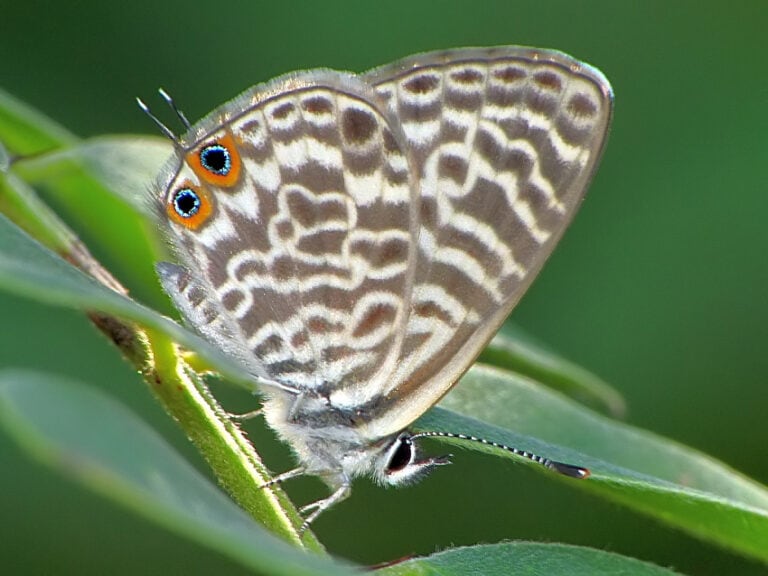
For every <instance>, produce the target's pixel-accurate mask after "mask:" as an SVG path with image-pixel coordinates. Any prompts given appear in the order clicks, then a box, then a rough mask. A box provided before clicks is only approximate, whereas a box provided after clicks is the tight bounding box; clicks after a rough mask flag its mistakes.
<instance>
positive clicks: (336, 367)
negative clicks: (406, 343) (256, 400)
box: [159, 71, 418, 405]
mask: <svg viewBox="0 0 768 576" xmlns="http://www.w3.org/2000/svg"><path fill="white" fill-rule="evenodd" d="M377 101H378V98H377V97H376V95H375V94H374V93H373V92H372V90H371V89H370V87H369V86H367V85H365V84H363V83H361V82H360V81H359V80H357V79H355V78H354V77H352V76H350V75H347V74H342V73H337V72H331V71H314V72H307V73H303V74H299V75H293V76H289V77H284V78H282V79H278V80H275V81H273V82H272V83H270V84H268V85H266V86H260V87H256V88H254V89H252V90H251V91H249V92H247V93H246V94H244V95H242V96H241V97H239V98H238V99H236V100H235V101H233V102H232V103H230V104H228V105H225V106H224V107H223V108H222V109H221V110H220V111H217V112H214V113H213V114H212V115H211V116H210V117H209V118H208V119H206V120H204V121H203V122H201V123H200V124H199V125H198V126H196V127H194V128H193V129H192V131H191V132H190V134H189V135H188V136H187V138H186V141H185V142H184V143H183V144H184V145H183V147H184V151H183V152H181V153H180V154H179V158H178V159H177V163H176V165H175V166H173V167H172V168H171V169H170V170H169V174H168V175H167V176H166V179H165V182H164V185H163V186H162V188H161V189H164V190H166V192H165V193H164V195H163V197H162V198H161V199H160V202H159V204H160V210H161V213H162V214H163V215H164V216H163V217H164V220H165V222H166V223H167V227H168V235H169V237H170V239H171V242H172V244H173V245H174V247H175V248H176V252H177V253H178V256H179V258H180V260H181V261H182V264H183V265H184V267H183V268H179V267H174V266H170V267H168V266H166V267H165V268H161V269H160V273H161V277H163V280H164V285H165V286H166V289H167V290H168V292H169V294H170V295H171V297H172V298H173V299H174V300H175V301H176V304H177V306H178V308H179V309H180V310H181V311H182V313H183V314H184V316H185V317H186V319H187V320H188V321H189V322H190V323H191V324H193V325H194V326H195V327H196V328H197V329H198V330H199V331H200V332H201V333H202V334H203V335H204V336H206V337H208V338H209V339H211V340H213V341H215V342H217V343H218V344H219V345H220V346H221V347H222V348H223V349H224V350H225V351H227V352H228V353H229V354H230V355H232V356H234V357H236V358H238V359H240V360H241V361H242V362H243V363H244V364H245V365H246V368H247V369H248V370H249V371H250V372H251V373H252V374H254V375H255V376H257V377H259V378H261V379H263V380H266V381H273V382H276V383H278V384H279V385H282V386H287V387H289V388H294V389H296V390H297V391H304V390H314V391H318V392H320V393H328V394H329V395H330V394H331V392H333V393H334V394H333V399H334V400H335V401H336V402H337V403H338V404H340V405H344V404H347V403H349V404H351V405H354V404H355V403H356V402H360V401H361V399H360V398H358V397H357V396H358V395H359V394H360V393H362V392H361V390H362V386H361V383H365V384H366V385H367V384H370V383H374V384H375V382H376V379H377V378H381V377H382V374H384V373H386V374H391V372H392V371H393V370H394V362H395V360H396V357H397V352H398V351H399V349H400V343H401V341H402V338H403V336H404V333H405V331H404V323H405V321H406V320H407V312H408V310H407V306H406V305H407V303H408V302H409V301H410V300H409V295H410V291H411V285H412V277H413V271H412V267H409V265H408V264H409V261H411V260H412V259H413V258H414V257H415V242H414V238H415V230H416V227H415V226H416V216H417V214H416V206H418V203H417V202H416V201H415V199H414V198H413V197H412V196H413V193H414V187H413V185H412V182H411V180H410V178H411V170H410V169H409V167H408V161H407V158H406V155H405V153H404V150H403V138H402V135H401V134H400V133H399V132H398V127H397V125H396V124H395V125H394V126H392V123H391V121H390V120H391V119H390V117H389V113H388V112H387V111H386V109H385V108H380V107H379V106H378V104H377V103H376V102H377ZM214 143H222V144H224V145H226V146H228V147H232V148H233V149H234V156H236V158H234V159H233V166H235V161H237V175H236V177H234V178H230V180H231V181H222V179H221V178H216V177H211V175H210V174H207V173H206V171H205V169H204V168H203V167H201V162H200V158H201V156H200V154H201V150H204V149H206V147H208V146H210V145H211V144H214ZM232 171H233V172H234V168H232ZM214 176H215V175H214ZM184 186H192V187H193V188H194V189H200V190H201V193H202V194H203V195H204V197H205V198H206V199H208V200H210V203H211V213H210V216H209V217H208V218H207V219H206V220H205V222H203V223H202V224H201V225H200V226H199V227H197V228H196V229H191V228H190V227H188V226H186V225H184V224H183V223H182V224H179V223H177V222H175V221H174V220H173V219H172V218H168V217H167V216H165V214H166V211H167V210H168V208H169V206H171V209H172V198H173V194H174V191H176V190H178V189H179V188H180V187H184ZM382 385H383V384H382ZM345 394H346V395H347V397H345V396H344V395H345ZM349 396H351V397H349Z"/></svg>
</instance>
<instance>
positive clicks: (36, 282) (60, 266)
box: [0, 214, 253, 390]
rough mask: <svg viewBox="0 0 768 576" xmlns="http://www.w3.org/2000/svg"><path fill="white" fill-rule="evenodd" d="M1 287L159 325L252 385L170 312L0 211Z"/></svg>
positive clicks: (234, 377)
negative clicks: (107, 281) (77, 263)
mask: <svg viewBox="0 0 768 576" xmlns="http://www.w3.org/2000/svg"><path fill="white" fill-rule="evenodd" d="M0 289H5V290H8V291H10V292H14V293H16V294H18V295H19V296H24V297H26V298H32V299H34V300H37V301H40V302H45V303H48V304H54V305H57V306H64V307H68V308H75V309H79V310H86V311H99V312H104V313H106V314H113V315H115V316H118V317H120V318H124V319H126V320H131V321H134V322H137V323H138V324H141V325H143V326H147V327H149V328H153V329H155V330H159V331H161V332H163V333H165V334H167V335H168V336H170V337H171V338H173V339H174V340H175V341H176V342H178V343H179V344H182V345H183V346H185V347H187V348H188V349H190V350H194V351H196V352H198V353H199V354H200V355H201V356H203V357H204V358H205V359H206V360H207V361H208V362H210V363H211V364H212V365H215V366H216V367H217V369H219V370H220V371H221V372H222V374H224V375H225V376H227V377H228V378H230V379H232V380H233V381H234V382H237V383H240V384H241V385H243V386H244V387H246V388H248V389H249V390H252V389H253V384H252V383H251V384H248V383H249V382H250V378H249V377H248V375H247V374H245V373H244V371H243V369H242V368H241V367H240V366H239V365H237V364H236V363H235V362H234V361H232V360H231V359H229V358H227V357H226V356H224V355H223V354H222V353H221V352H220V351H219V350H217V349H216V348H214V347H213V346H211V345H209V344H208V343H207V342H205V341H204V340H202V339H201V338H199V337H198V336H196V335H194V334H192V333H191V332H189V331H188V330H186V329H184V328H182V327H181V326H179V325H178V324H176V323H175V322H173V321H172V320H170V319H169V318H166V317H165V316H162V315H160V314H158V313H157V312H155V311H154V310H151V309H149V308H147V307H146V306H142V305H141V304H139V303H137V302H135V301H133V300H131V299H130V298H127V297H125V296H123V295H122V294H118V293H117V292H113V291H112V290H109V289H107V288H105V287H104V286H103V285H102V284H100V283H99V282H97V281H96V280H94V279H93V278H91V277H90V276H88V275H86V274H84V273H83V272H81V271H80V270H78V269H77V268H75V267H74V266H72V265H70V264H69V263H67V262H65V261H64V260H62V259H61V258H60V257H59V256H57V255H56V254H54V253H53V252H51V251H50V250H47V249H46V248H44V247H43V246H41V245H40V244H39V243H37V242H36V241H34V240H33V239H32V238H30V237H29V236H27V235H26V234H25V233H24V232H23V231H22V230H20V229H19V228H18V227H17V226H15V225H14V224H13V223H12V222H10V221H9V220H8V219H7V218H6V217H5V216H3V215H2V214H0Z"/></svg>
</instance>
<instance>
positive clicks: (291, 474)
mask: <svg viewBox="0 0 768 576" xmlns="http://www.w3.org/2000/svg"><path fill="white" fill-rule="evenodd" d="M306 471H307V469H306V468H304V467H303V466H299V467H298V468H294V469H293V470H288V472H283V473H282V474H278V475H277V476H275V477H274V478H272V479H270V480H267V481H266V482H264V484H262V485H261V486H259V488H269V487H270V486H274V485H275V484H280V483H281V482H285V481H286V480H290V479H291V478H296V476H301V475H302V474H305V473H306Z"/></svg>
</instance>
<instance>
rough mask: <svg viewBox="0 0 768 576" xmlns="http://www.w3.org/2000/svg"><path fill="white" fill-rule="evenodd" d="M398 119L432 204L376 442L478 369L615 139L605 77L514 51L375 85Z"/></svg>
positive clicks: (442, 61)
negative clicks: (605, 149) (606, 146)
mask: <svg viewBox="0 0 768 576" xmlns="http://www.w3.org/2000/svg"><path fill="white" fill-rule="evenodd" d="M363 79H364V80H365V81H366V82H368V83H370V84H371V85H372V86H373V87H374V88H375V90H376V91H377V93H378V94H379V95H380V96H381V97H382V98H383V99H384V100H385V102H386V105H387V107H388V109H389V111H390V113H391V114H393V115H394V116H396V117H397V118H398V121H399V122H400V124H401V126H402V129H403V133H404V135H405V138H406V144H407V147H408V154H409V158H410V160H411V163H412V165H413V166H414V170H415V174H414V176H415V178H416V179H417V186H418V190H419V197H420V211H419V222H420V228H419V238H418V251H417V255H416V266H415V279H414V286H413V291H412V294H411V302H410V306H409V308H410V313H409V318H408V322H407V324H406V334H405V338H404V340H403V343H402V347H401V351H400V357H399V359H398V361H397V363H396V367H395V371H394V373H393V375H392V377H391V379H390V380H389V382H388V384H387V388H386V390H385V391H383V394H384V398H383V400H382V401H381V402H380V403H379V404H378V410H375V411H374V412H373V413H372V414H371V420H370V422H369V427H370V429H369V432H368V433H369V435H370V436H372V437H381V436H386V435H388V434H392V433H395V432H397V431H399V430H402V429H403V428H405V427H406V426H408V425H409V424H410V423H411V422H412V421H413V420H415V419H416V418H418V417H419V416H420V415H421V414H422V413H423V412H424V411H426V410H427V409H428V408H429V407H430V406H432V405H433V404H434V403H436V402H437V401H438V400H439V399H440V398H441V397H442V396H443V395H444V394H445V393H446V392H447V391H448V390H449V389H450V388H451V387H452V386H453V385H454V384H455V383H456V381H457V380H458V379H459V377H460V376H461V375H462V374H463V373H464V372H465V371H466V370H467V369H468V367H469V366H470V364H471V363H472V362H473V361H474V359H475V358H476V357H477V355H478V354H479V353H480V351H481V350H482V348H483V347H484V346H485V345H486V343H487V342H488V340H489V339H490V338H491V337H492V336H493V334H494V333H495V332H496V331H497V330H498V328H499V327H500V325H501V324H502V322H503V321H504V319H505V318H506V317H507V315H508V314H509V313H510V311H511V310H512V308H513V307H514V306H515V305H516V304H517V302H518V300H519V299H520V298H521V296H522V295H523V293H524V292H525V290H526V288H527V287H528V285H529V284H530V283H531V281H532V280H533V278H534V277H535V276H536V274H537V273H538V271H539V269H540V268H541V267H542V265H543V263H544V261H545V260H546V259H547V258H548V257H549V255H550V254H551V252H552V250H553V249H554V247H555V245H556V243H557V241H558V240H559V238H560V236H561V235H562V234H563V232H564V231H565V228H566V227H567V226H568V224H569V223H570V221H571V219H572V217H573V215H574V213H575V211H576V209H577V208H578V206H579V204H580V202H581V200H582V198H583V196H584V193H585V191H586V188H587V185H588V184H589V181H590V179H591V177H592V174H593V172H594V170H595V168H596V166H597V163H598V160H599V158H600V155H601V152H602V149H603V145H604V142H605V139H606V135H607V132H608V127H609V123H610V117H611V108H612V93H611V88H610V86H609V84H608V81H607V80H606V79H605V78H604V77H603V76H602V74H600V72H598V71H596V70H594V69H592V68H590V67H588V66H586V65H584V64H581V63H579V62H577V61H575V60H573V59H571V58H570V57H568V56H566V55H564V54H561V53H558V52H550V51H541V50H534V49H527V48H518V47H507V48H492V49H465V50H459V51H449V52H438V53H431V54H424V55H421V56H415V57H411V58H408V59H406V60H403V61H400V62H397V63H394V64H391V65H389V66H385V67H383V68H380V69H377V70H373V71H372V72H370V73H368V74H366V75H365V76H363Z"/></svg>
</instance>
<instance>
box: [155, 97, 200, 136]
mask: <svg viewBox="0 0 768 576" xmlns="http://www.w3.org/2000/svg"><path fill="white" fill-rule="evenodd" d="M158 92H160V96H162V97H163V100H165V102H166V104H168V106H170V108H171V110H173V111H174V112H175V113H176V116H177V117H178V118H179V120H180V121H181V123H182V124H183V125H184V128H186V129H187V130H189V129H190V128H192V124H191V123H190V122H189V120H187V117H186V116H185V115H184V112H182V111H181V110H180V109H179V107H178V106H176V102H174V101H173V98H171V95H170V94H168V92H166V91H165V90H164V89H162V88H159V89H158Z"/></svg>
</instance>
